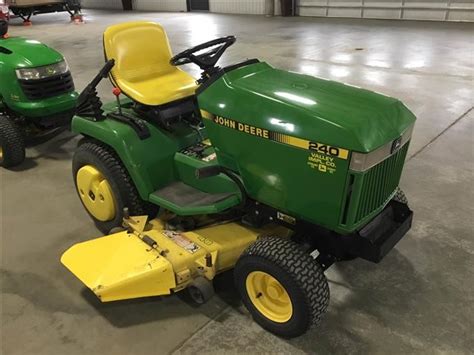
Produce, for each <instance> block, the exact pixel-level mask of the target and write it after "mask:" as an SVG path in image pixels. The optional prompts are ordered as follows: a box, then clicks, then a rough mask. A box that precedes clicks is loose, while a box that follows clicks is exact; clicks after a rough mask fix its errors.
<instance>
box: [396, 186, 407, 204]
mask: <svg viewBox="0 0 474 355" xmlns="http://www.w3.org/2000/svg"><path fill="white" fill-rule="evenodd" d="M393 199H394V200H395V201H398V202H401V203H404V204H406V205H408V198H407V197H406V195H405V193H404V192H403V190H402V189H401V188H400V187H397V192H396V193H395V196H394V197H393Z"/></svg>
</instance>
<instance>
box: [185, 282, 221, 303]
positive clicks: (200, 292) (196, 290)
mask: <svg viewBox="0 0 474 355" xmlns="http://www.w3.org/2000/svg"><path fill="white" fill-rule="evenodd" d="M186 290H187V292H188V294H189V297H190V298H191V299H192V301H193V302H194V303H196V304H198V305H202V304H204V303H206V302H207V301H209V300H210V299H211V298H212V297H213V296H214V288H213V287H212V282H211V281H209V280H207V279H206V278H204V277H202V276H201V277H198V278H196V279H194V281H193V282H192V283H191V285H189V286H188V287H187V288H186Z"/></svg>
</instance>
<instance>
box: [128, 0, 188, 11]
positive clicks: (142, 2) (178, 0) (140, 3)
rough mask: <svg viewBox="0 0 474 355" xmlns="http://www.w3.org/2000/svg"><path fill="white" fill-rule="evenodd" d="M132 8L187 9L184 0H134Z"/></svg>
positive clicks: (144, 9) (155, 9)
mask: <svg viewBox="0 0 474 355" xmlns="http://www.w3.org/2000/svg"><path fill="white" fill-rule="evenodd" d="M133 8H134V9H135V10H143V11H187V7H186V0H134V1H133Z"/></svg>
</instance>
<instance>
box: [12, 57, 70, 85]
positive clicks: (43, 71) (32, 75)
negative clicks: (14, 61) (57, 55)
mask: <svg viewBox="0 0 474 355" xmlns="http://www.w3.org/2000/svg"><path fill="white" fill-rule="evenodd" d="M68 71H69V66H68V65H67V63H66V61H65V60H63V61H62V62H59V63H56V64H50V65H45V66H43V67H36V68H24V69H17V70H16V77H17V78H18V79H21V80H38V79H45V78H49V77H51V76H55V75H60V74H64V73H67V72H68Z"/></svg>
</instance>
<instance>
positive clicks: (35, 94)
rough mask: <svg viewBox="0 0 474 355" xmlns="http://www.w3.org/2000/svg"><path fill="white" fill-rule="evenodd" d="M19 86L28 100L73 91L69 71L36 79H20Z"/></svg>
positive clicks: (72, 82)
mask: <svg viewBox="0 0 474 355" xmlns="http://www.w3.org/2000/svg"><path fill="white" fill-rule="evenodd" d="M20 85H21V88H22V89H23V92H24V93H25V95H26V97H27V98H28V100H41V99H47V98H49V97H54V96H58V95H61V94H65V93H67V92H71V91H74V81H73V80H72V76H71V73H70V72H67V73H65V74H61V75H56V76H53V77H50V78H45V79H38V80H20Z"/></svg>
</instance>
